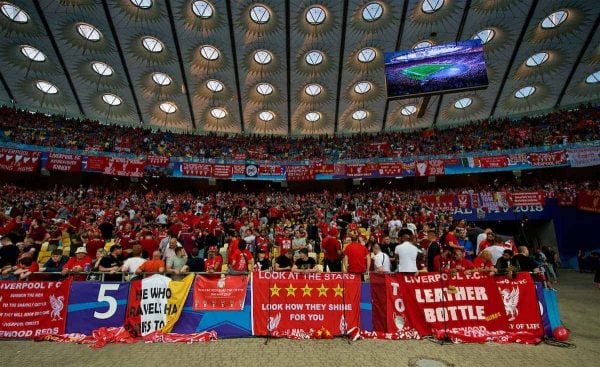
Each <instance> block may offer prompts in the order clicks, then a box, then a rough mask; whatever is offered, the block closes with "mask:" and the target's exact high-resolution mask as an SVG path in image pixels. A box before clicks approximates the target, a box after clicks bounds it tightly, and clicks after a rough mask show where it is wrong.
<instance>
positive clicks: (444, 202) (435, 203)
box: [421, 194, 454, 209]
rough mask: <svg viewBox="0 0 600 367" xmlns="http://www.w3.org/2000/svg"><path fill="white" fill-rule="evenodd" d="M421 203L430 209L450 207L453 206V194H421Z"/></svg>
mask: <svg viewBox="0 0 600 367" xmlns="http://www.w3.org/2000/svg"><path fill="white" fill-rule="evenodd" d="M421 203H423V204H425V205H426V206H428V207H429V208H431V209H451V208H454V195H453V194H445V195H421Z"/></svg>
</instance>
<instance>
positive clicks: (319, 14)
mask: <svg viewBox="0 0 600 367" xmlns="http://www.w3.org/2000/svg"><path fill="white" fill-rule="evenodd" d="M326 17H327V14H326V13H325V10H324V9H323V8H322V7H320V6H312V7H310V8H308V10H307V11H306V21H307V22H308V23H309V24H312V25H318V24H321V23H323V22H324V21H325V18H326Z"/></svg>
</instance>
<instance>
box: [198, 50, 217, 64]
mask: <svg viewBox="0 0 600 367" xmlns="http://www.w3.org/2000/svg"><path fill="white" fill-rule="evenodd" d="M200 55H202V57H204V58H205V59H206V60H209V61H212V60H216V59H218V58H219V50H217V48H216V47H214V46H202V48H200Z"/></svg>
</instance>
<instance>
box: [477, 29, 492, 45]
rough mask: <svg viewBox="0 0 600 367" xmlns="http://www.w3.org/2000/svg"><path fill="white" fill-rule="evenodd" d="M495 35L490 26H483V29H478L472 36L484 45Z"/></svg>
mask: <svg viewBox="0 0 600 367" xmlns="http://www.w3.org/2000/svg"><path fill="white" fill-rule="evenodd" d="M495 36H496V31H495V30H493V29H492V28H484V29H482V30H480V31H479V32H477V33H476V34H475V35H474V36H473V37H472V38H473V39H480V40H481V44H482V45H485V44H486V43H488V42H490V41H491V40H493V39H494V37H495Z"/></svg>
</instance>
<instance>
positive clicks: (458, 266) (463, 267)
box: [451, 246, 475, 274]
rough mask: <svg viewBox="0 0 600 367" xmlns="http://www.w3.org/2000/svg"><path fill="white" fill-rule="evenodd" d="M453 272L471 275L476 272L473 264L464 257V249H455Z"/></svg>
mask: <svg viewBox="0 0 600 367" xmlns="http://www.w3.org/2000/svg"><path fill="white" fill-rule="evenodd" d="M451 270H455V271H457V272H459V273H466V274H468V273H471V272H473V271H474V270H475V266H473V263H472V262H471V261H469V260H467V259H465V257H464V249H463V248H462V247H458V246H456V247H454V260H453V261H452V264H451Z"/></svg>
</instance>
